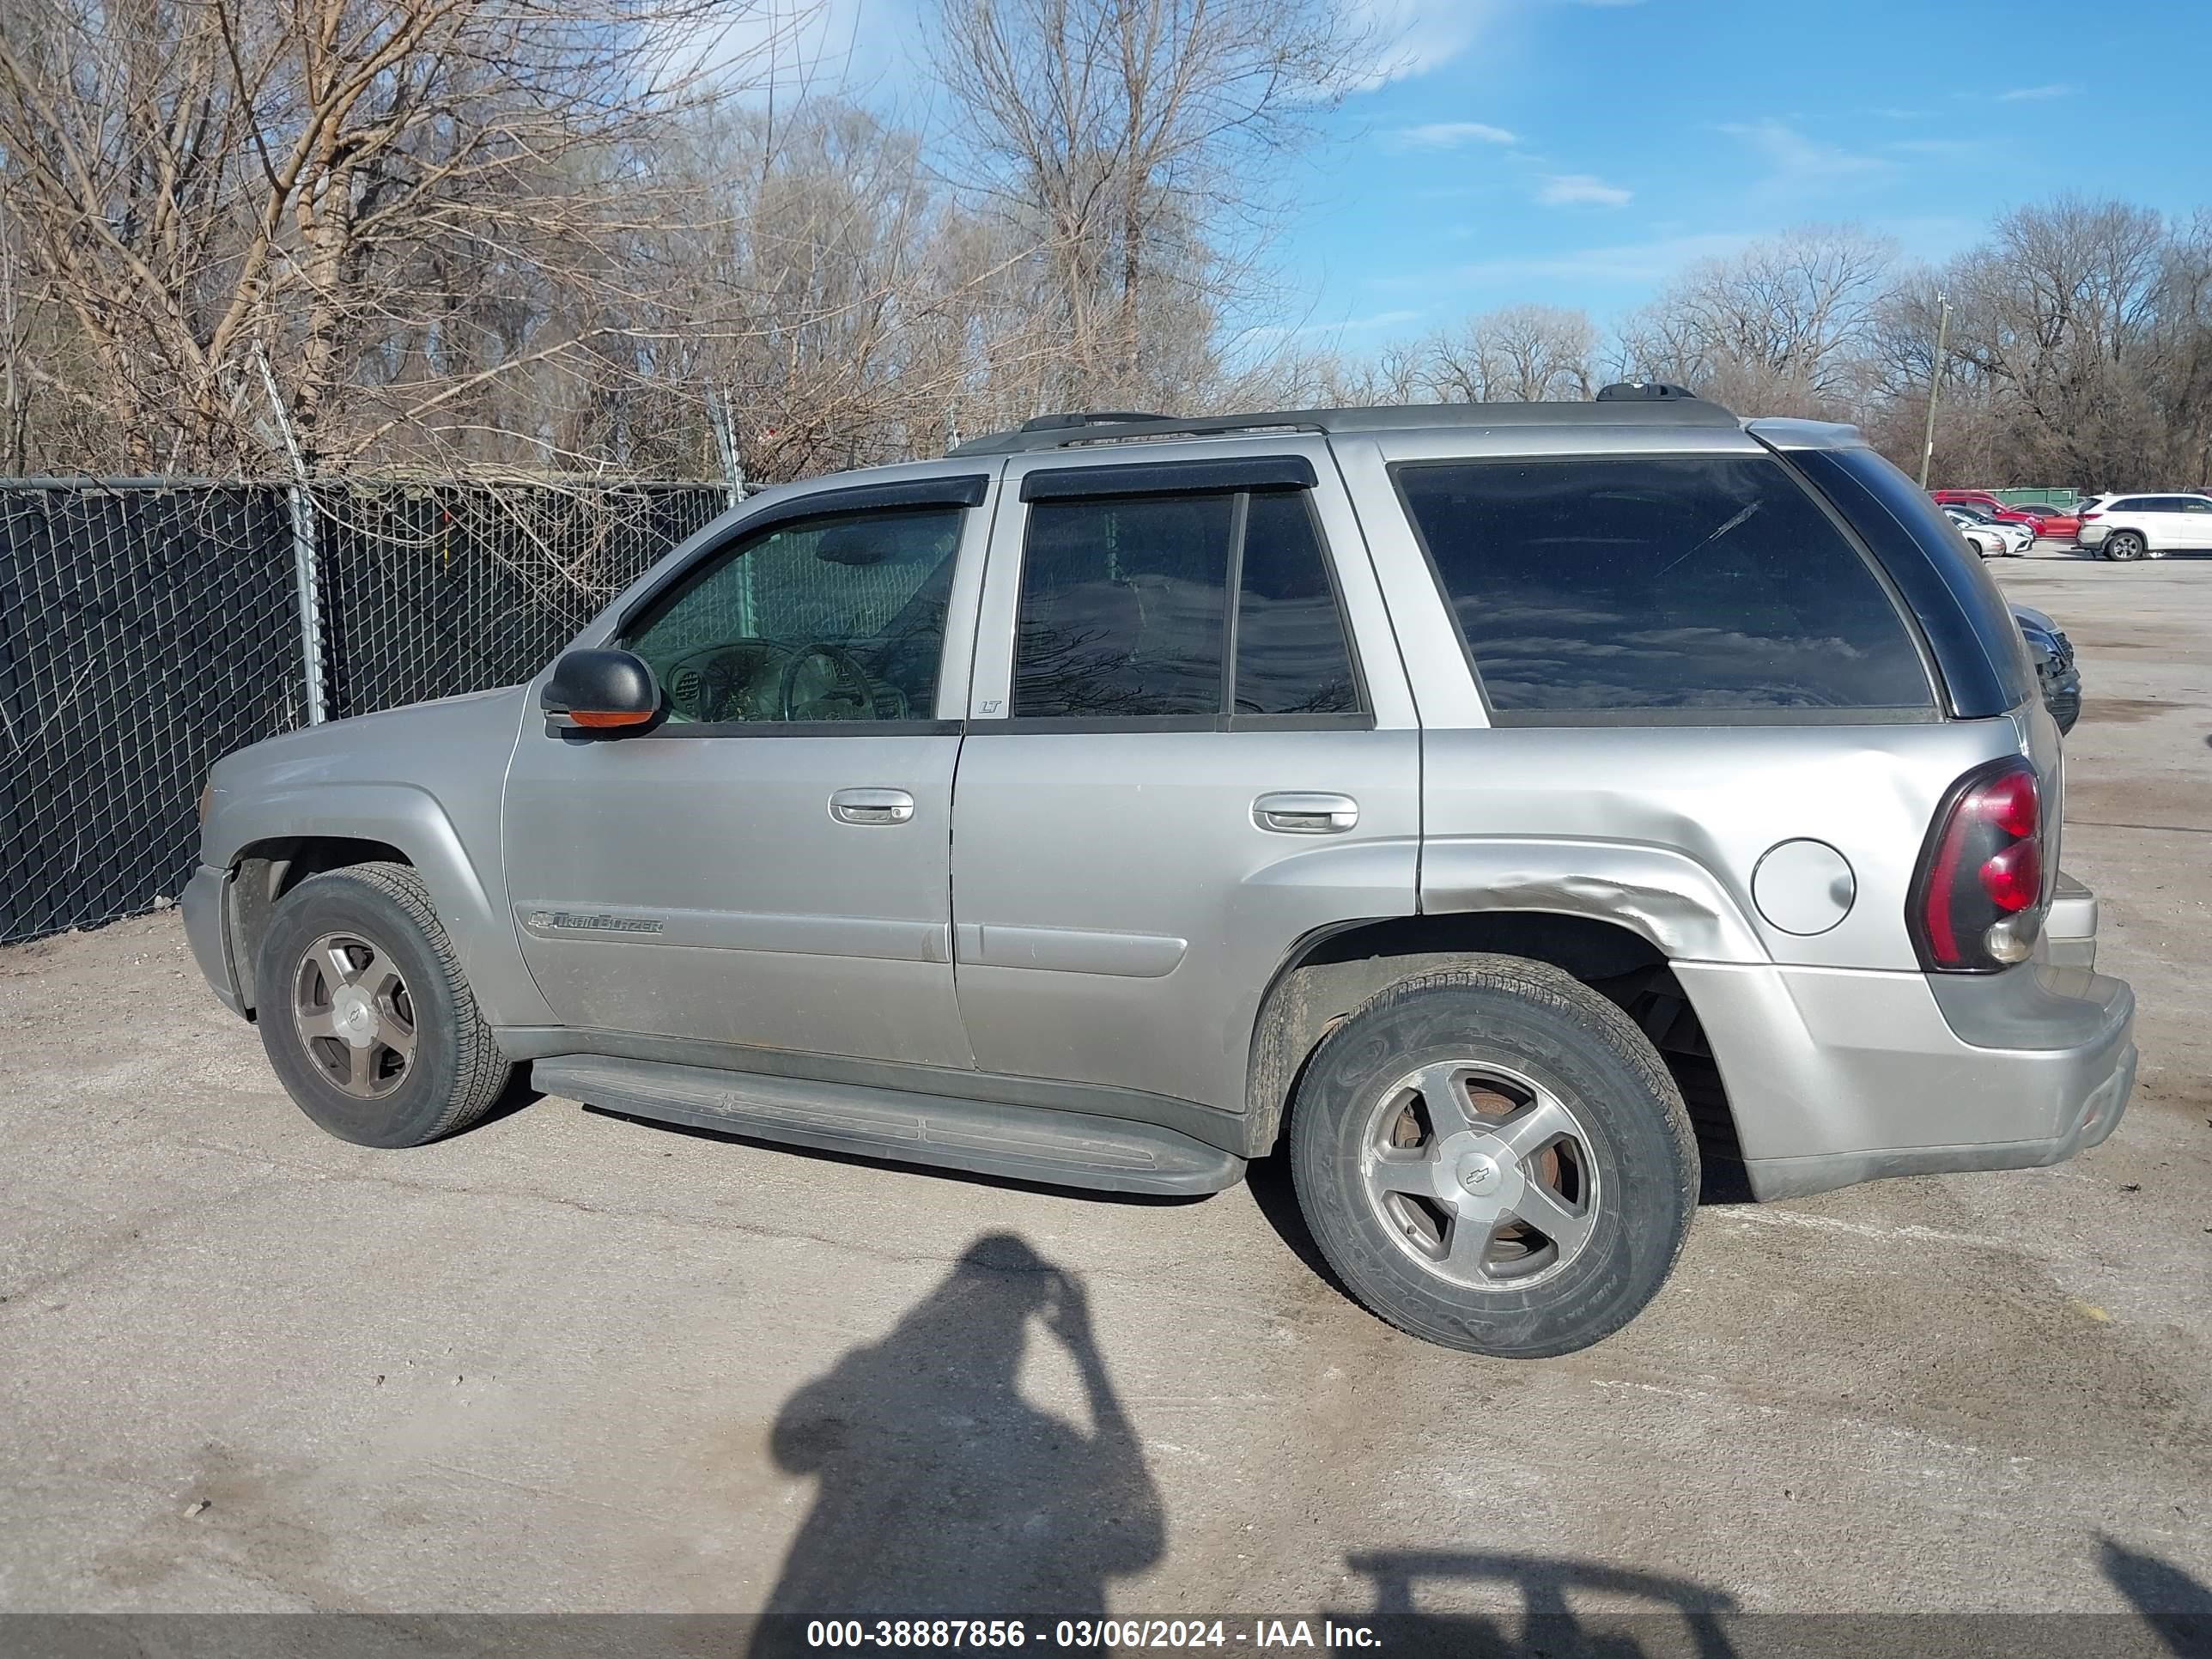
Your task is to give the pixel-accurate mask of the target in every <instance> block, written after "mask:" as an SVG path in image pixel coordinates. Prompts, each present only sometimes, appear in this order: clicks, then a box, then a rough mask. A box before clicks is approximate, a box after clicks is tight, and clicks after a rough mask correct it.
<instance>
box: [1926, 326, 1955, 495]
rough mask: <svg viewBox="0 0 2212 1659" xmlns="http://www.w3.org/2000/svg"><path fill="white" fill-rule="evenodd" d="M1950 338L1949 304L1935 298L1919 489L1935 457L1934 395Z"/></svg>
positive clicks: (1939, 388) (1940, 377) (1941, 379)
mask: <svg viewBox="0 0 2212 1659" xmlns="http://www.w3.org/2000/svg"><path fill="white" fill-rule="evenodd" d="M1950 337H1951V302H1950V301H1948V300H1947V299H1945V298H1944V297H1943V296H1942V295H1940V294H1939V295H1936V361H1935V363H1934V364H1933V365H1932V366H1931V367H1930V368H1929V371H1928V436H1927V438H1926V440H1925V441H1923V443H1922V444H1921V446H1920V487H1921V488H1922V489H1927V488H1928V463H1929V461H1931V460H1933V459H1935V456H1936V392H1938V391H1939V390H1941V389H1942V385H1943V347H1944V344H1945V343H1946V342H1948V340H1949V339H1950Z"/></svg>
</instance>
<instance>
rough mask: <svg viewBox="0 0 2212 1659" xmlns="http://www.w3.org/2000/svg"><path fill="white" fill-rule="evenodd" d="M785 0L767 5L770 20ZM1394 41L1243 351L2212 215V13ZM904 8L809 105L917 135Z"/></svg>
mask: <svg viewBox="0 0 2212 1659" xmlns="http://www.w3.org/2000/svg"><path fill="white" fill-rule="evenodd" d="M796 3H797V0H783V4H782V11H783V14H784V15H786V16H787V17H788V16H789V15H791V14H792V13H793V6H794V4H796ZM1344 3H1345V4H1346V6H1347V7H1348V8H1351V9H1354V10H1357V11H1359V12H1363V13H1364V14H1366V15H1369V16H1370V17H1372V18H1374V19H1375V20H1376V21H1378V22H1379V23H1380V24H1381V25H1383V27H1386V28H1388V29H1389V30H1391V31H1392V32H1393V33H1395V34H1396V36H1397V38H1398V40H1399V42H1400V44H1399V47H1398V50H1397V53H1396V61H1395V64H1394V65H1393V68H1394V71H1395V72H1394V73H1393V74H1392V75H1391V76H1389V78H1387V79H1385V80H1383V82H1381V83H1380V84H1378V85H1377V86H1376V87H1374V88H1371V89H1370V90H1368V91H1365V92H1363V93H1360V94H1357V95H1356V96H1354V97H1353V98H1352V99H1351V100H1349V101H1348V102H1347V103H1346V106H1345V107H1344V108H1343V110H1342V111H1341V112H1339V113H1338V114H1336V115H1335V116H1334V117H1332V118H1331V119H1330V122H1329V130H1328V139H1329V142H1328V143H1325V144H1324V145H1323V146H1322V147H1321V148H1320V149H1317V150H1316V152H1315V153H1314V154H1313V155H1311V156H1310V157H1309V158H1308V159H1307V160H1306V161H1304V162H1301V163H1299V164H1298V167H1297V176H1296V178H1295V179H1294V180H1293V181H1292V182H1293V186H1294V190H1295V193H1296V200H1297V210H1296V211H1295V212H1294V213H1293V215H1292V216H1291V218H1290V220H1289V222H1287V223H1286V224H1285V227H1284V228H1283V230H1282V233H1281V234H1280V237H1279V240H1278V242H1277V244H1276V246H1275V248H1274V250H1273V263H1274V264H1275V265H1276V267H1277V268H1278V270H1279V271H1280V272H1281V274H1282V275H1283V276H1284V277H1285V278H1286V279H1287V282H1286V287H1287V289H1288V299H1287V305H1286V309H1285V311H1284V313H1282V314H1281V315H1279V316H1276V317H1272V318H1267V319H1259V318H1255V319H1250V320H1252V321H1253V322H1255V323H1261V322H1266V323H1271V324H1273V325H1274V326H1278V327H1282V328H1285V329H1290V330H1294V331H1297V332H1299V333H1300V334H1302V335H1304V336H1305V337H1309V338H1310V339H1312V340H1314V341H1315V342H1316V343H1328V342H1329V341H1332V340H1334V341H1337V342H1340V343H1342V344H1343V345H1344V346H1345V347H1346V349H1353V350H1359V351H1364V350H1367V349H1371V348H1372V347H1374V346H1376V345H1379V344H1381V343H1384V342H1386V341H1388V340H1389V339H1391V338H1394V337H1403V336H1409V335H1413V334H1418V333H1420V332H1422V331H1425V330H1427V329H1429V328H1431V327H1433V326H1435V325H1437V324H1440V323H1448V322H1449V321H1452V320H1454V319H1456V318H1459V317H1461V316H1463V315H1465V314H1467V313H1469V312H1473V311H1479V310H1484V309H1487V308H1489V307H1494V306H1500V305H1507V304H1511V303H1514V302H1516V301H1524V300H1540V301H1547V302H1550V303H1553V304H1560V305H1570V306H1583V307H1588V308H1589V310H1590V312H1591V313H1592V314H1593V315H1594V316H1595V318H1596V319H1597V320H1598V322H1599V323H1600V325H1601V326H1602V325H1607V324H1609V323H1610V322H1612V321H1613V319H1616V318H1618V317H1619V316H1620V315H1621V314H1622V313H1626V312H1627V311H1629V310H1631V309H1632V308H1633V307H1635V306H1636V305H1638V304H1639V303H1641V302H1642V301H1644V300H1646V299H1648V298H1650V295H1652V294H1653V293H1654V292H1656V290H1657V289H1658V288H1659V287H1660V286H1662V284H1663V283H1664V282H1665V281H1666V279H1667V278H1668V276H1670V275H1671V274H1672V273H1673V272H1674V271H1676V270H1680V268H1682V267H1683V266H1684V265H1686V264H1689V263H1690V262H1692V261H1693V260H1695V259H1697V258H1703V257H1706V256H1710V255H1715V254H1725V253H1727V252H1729V251H1731V250H1733V249H1735V248H1736V247H1739V246H1741V245H1742V244H1744V243H1745V242H1747V241H1749V240H1753V239H1754V238H1756V237H1759V236H1760V235H1763V234H1771V233H1773V232H1775V231H1778V230H1782V229H1784V228H1789V227H1790V226H1793V225H1799V224H1804V223H1808V222H1856V223H1858V224H1860V225H1862V226H1863V227H1865V228H1868V229H1869V230H1871V231H1875V232H1876V233H1879V234H1884V235H1887V236H1890V237H1893V238H1894V239H1895V240H1896V241H1897V242H1898V243H1899V245H1900V246H1901V248H1902V249H1903V251H1904V252H1905V254H1906V255H1907V256H1908V257H1913V258H1928V259H1941V258H1945V257H1947V256H1948V255H1950V254H1952V253H1954V252H1959V251H1960V250H1961V249H1963V248H1965V247H1966V246H1971V245H1972V243H1973V242H1975V241H1976V240H1978V239H1979V237H1980V236H1981V235H1982V234H1983V232H1984V229H1985V228H1986V227H1987V225H1988V224H1989V222H1990V219H1991V218H1992V217H1993V216H1995V215H1996V214H1997V213H1998V212H2000V211H2002V210H2004V209H2006V208H2008V207H2010V206H2014V205H2016V204H2021V203H2024V202H2028V201H2033V200H2036V199H2039V198H2041V197H2047V196H2050V195H2051V194H2053V193H2056V192H2058V191H2080V192H2082V193H2085V194H2090V195H2099V196H2102V195H2112V196H2118V197H2124V198H2127V199H2129V200H2131V201H2136V202H2140V203H2142V204H2147V205H2148V206H2152V207H2155V208H2159V209H2160V210H2166V211H2167V212H2172V213H2179V214H2184V215H2185V214H2187V213H2188V212H2190V211H2191V210H2193V209H2195V208H2197V206H2200V205H2204V206H2212V50H2209V49H2212V3H2208V0H2102V3H2100V4H2098V5H2096V6H2093V7H2088V6H2083V5H2081V4H2080V3H2078V0H2076V3H2069V4H2062V3H2058V0H1922V3H1917V4H1914V3H1904V0H1850V3H1848V4H1836V3H1832V0H1761V3H1735V0H1344ZM919 9H920V5H919V0H828V4H827V6H826V9H823V10H822V11H819V12H817V14H815V21H813V23H812V25H811V28H810V31H809V33H810V36H811V43H812V56H813V58H814V61H815V63H816V65H817V69H816V74H817V83H819V82H821V81H827V80H835V79H836V78H837V77H838V76H839V75H840V74H841V73H842V74H844V75H846V76H849V78H850V80H851V82H853V83H854V86H855V88H856V89H857V90H858V91H859V92H860V94H861V95H862V96H863V97H864V98H865V99H866V100H867V101H870V102H872V103H875V104H878V105H879V106H889V107H891V108H893V109H896V111H898V112H900V113H902V115H904V116H905V117H906V118H909V119H918V120H921V121H922V122H924V123H925V124H927V122H928V121H929V120H930V119H931V117H932V110H931V107H930V106H931V101H932V100H931V96H930V94H929V91H928V88H927V83H926V81H924V80H923V79H922V78H921V76H918V75H917V73H916V70H915V67H914V66H915V63H916V60H917V58H918V57H919V53H918V52H915V50H914V48H915V46H917V45H918V44H919V42H918V40H916V35H915V30H916V24H915V17H916V15H917V12H918V11H919Z"/></svg>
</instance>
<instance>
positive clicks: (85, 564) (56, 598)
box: [0, 485, 305, 940]
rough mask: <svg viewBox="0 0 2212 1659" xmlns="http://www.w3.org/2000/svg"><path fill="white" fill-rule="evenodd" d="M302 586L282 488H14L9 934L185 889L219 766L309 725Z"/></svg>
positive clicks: (61, 925)
mask: <svg viewBox="0 0 2212 1659" xmlns="http://www.w3.org/2000/svg"><path fill="white" fill-rule="evenodd" d="M299 628H300V623H299V611H298V607H297V605H296V602H295V583H294V580H293V560H292V526H291V520H290V517H289V513H287V511H286V507H285V498H284V493H283V491H282V490H281V489H267V488H258V487H252V486H245V485H240V486H235V487H228V488H226V487H220V486H216V487H208V486H196V487H192V488H189V489H144V488H128V489H0V832H4V841H5V848H6V852H5V856H4V859H3V860H0V940H8V939H34V938H36V937H38V936H39V935H40V934H42V933H58V932H60V931H62V930H64V929H66V928H70V927H82V926H85V925H88V924H89V923H93V922H97V921H108V920H110V919H112V918H113V917H116V916H120V915H130V914H131V913H133V912H135V911H139V910H143V909H146V908H149V906H151V905H152V904H153V903H155V901H156V900H157V899H160V898H174V897H175V896H176V895H177V894H178V893H179V891H180V890H182V888H183V885H184V881H185V877H186V876H188V875H189V874H191V868H192V863H193V854H194V850H195V848H196V845H197V838H198V814H197V800H198V797H199V791H200V785H201V782H202V781H203V780H204V778H205V777H206V775H207V769H208V768H209V767H210V765H211V764H213V763H214V762H215V761H216V759H217V757H220V756H222V755H223V754H225V753H227V752H228V751H229V750H233V749H236V748H239V747H240V746H241V745H242V744H249V743H252V742H255V741H257V740H258V739H259V738H265V737H268V736H270V734H271V733H273V732H281V731H283V730H284V729H286V728H287V727H289V726H294V725H296V724H298V722H299V721H300V720H301V719H302V718H303V717H304V711H305V692H304V689H303V686H302V682H301V676H300V632H299Z"/></svg>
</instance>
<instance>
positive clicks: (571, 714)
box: [538, 651, 660, 732]
mask: <svg viewBox="0 0 2212 1659" xmlns="http://www.w3.org/2000/svg"><path fill="white" fill-rule="evenodd" d="M538 706H539V707H540V708H543V709H544V711H545V723H546V725H547V726H551V727H553V728H555V729H556V730H559V731H585V732H602V731H611V730H621V729H623V728H624V727H635V726H647V725H650V724H651V723H652V722H653V720H655V719H657V718H658V717H659V714H660V684H659V681H657V680H655V679H654V678H653V670H651V669H650V668H648V667H647V666H646V665H645V662H644V659H641V658H639V657H636V656H633V655H632V654H631V653H629V652H627V651H568V652H564V653H562V656H561V659H560V660H559V661H557V662H556V663H555V664H554V665H553V678H551V679H550V680H548V681H546V682H545V689H544V691H542V692H540V693H539V694H538Z"/></svg>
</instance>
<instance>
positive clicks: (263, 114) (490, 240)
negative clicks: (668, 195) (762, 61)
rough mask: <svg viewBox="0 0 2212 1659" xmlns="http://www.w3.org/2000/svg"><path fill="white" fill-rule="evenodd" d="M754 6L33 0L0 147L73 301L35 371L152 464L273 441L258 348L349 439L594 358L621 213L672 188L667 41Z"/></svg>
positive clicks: (677, 92) (717, 1) (323, 420)
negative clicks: (659, 165) (539, 367)
mask: <svg viewBox="0 0 2212 1659" xmlns="http://www.w3.org/2000/svg"><path fill="white" fill-rule="evenodd" d="M742 9H744V8H743V5H742V4H740V3H738V0H542V3H538V4H534V5H530V6H522V7H516V6H508V5H503V4H500V3H495V0H386V3H380V4H378V5H374V6H359V5H355V4H349V3H346V0H197V3H194V4H190V5H183V6H177V5H167V4H160V3H155V0H122V3H120V4H117V3H112V0H14V3H12V4H11V5H10V7H9V16H8V21H7V24H6V26H5V27H4V29H0V168H4V173H5V177H6V182H7V185H8V190H9V199H10V204H11V215H10V218H11V222H12V223H13V224H14V225H15V240H16V242H17V244H18V246H19V247H20V248H21V252H22V253H23V255H24V264H26V266H27V283H26V286H27V289H29V295H28V298H29V301H30V303H31V304H33V305H34V306H38V307H44V308H46V309H47V310H48V311H50V312H51V313H54V314H56V315H58V317H61V318H65V319H66V321H67V326H66V327H65V328H62V327H54V326H50V327H49V328H48V329H47V331H46V335H47V338H48V341H49V343H52V345H54V346H55V347H56V348H57V349H56V352H55V355H54V356H53V357H52V359H51V360H50V361H49V362H38V361H36V360H33V361H32V362H31V364H30V367H29V368H28V371H27V372H28V374H29V375H30V376H31V378H32V379H33V380H35V381H37V382H38V383H39V384H40V386H42V387H44V388H46V390H48V391H50V392H52V393H53V394H54V395H55V396H56V397H57V398H60V399H64V400H66V401H67V402H68V403H69V404H71V405H73V406H74V407H76V410H78V411H79V415H80V417H81V418H80V419H79V420H78V421H77V422H76V424H75V427H74V428H73V430H72V434H71V435H72V437H73V438H74V439H75V440H76V441H77V442H78V443H79V444H80V445H81V446H82V450H83V452H84V453H85V454H87V455H98V454H100V453H102V452H106V453H109V454H113V455H115V456H116V459H119V460H121V461H122V462H124V463H125V464H127V465H132V466H134V467H138V468H147V467H153V466H157V465H158V466H165V467H176V466H179V465H184V466H195V467H197V466H215V467H234V466H240V465H245V466H252V465H257V464H258V463H259V462H261V461H262V460H263V459H265V455H266V443H267V437H266V434H265V431H264V429H263V423H264V411H262V410H258V409H257V408H256V406H255V386H256V377H255V375H254V374H252V373H251V372H249V371H250V369H251V366H252V360H253V358H254V357H255V356H256V355H257V354H266V356H267V357H268V360H269V361H270V363H271V365H272V366H273V367H274V368H275V370H276V375H277V378H278V380H279V381H280V382H281V384H282V386H283V392H284V398H285V400H286V402H287V404H289V416H290V418H291V421H292V422H293V424H294V425H295V428H297V430H298V431H299V432H300V434H301V437H302V441H303V442H304V443H305V444H306V445H307V447H308V448H309V449H310V451H311V452H313V453H316V454H318V455H319V456H321V457H323V458H326V459H331V460H337V461H343V460H345V459H349V458H351V457H354V456H356V455H359V454H361V453H364V452H366V451H368V450H370V449H372V448H374V447H377V446H378V445H379V444H380V441H383V440H384V439H386V437H387V436H388V435H390V434H391V433H392V432H393V431H394V429H395V428H399V427H402V426H404V425H407V424H409V423H411V422H419V421H422V420H423V419H424V418H426V417H428V416H434V415H438V414H441V413H445V414H451V413H453V412H454V411H457V410H459V409H461V408H464V407H465V406H466V404H467V402H468V400H469V398H470V397H471V393H472V392H474V391H475V389H477V388H478V387H480V386H483V385H485V384H486V383H488V382H490V381H492V380H497V379H499V378H500V377H502V376H507V375H511V374H515V373H516V372H517V371H519V370H520V369H522V368H526V367H527V366H530V365H532V364H536V363H551V362H566V363H568V364H569V365H570V366H572V367H574V368H575V369H576V370H577V371H578V372H579V373H580V374H582V375H583V376H584V377H585V379H586V380H589V379H590V377H591V374H592V372H593V371H594V370H595V369H597V368H605V366H606V364H607V362H609V361H611V358H610V356H609V355H608V354H607V353H606V352H605V349H604V348H605V343H607V342H609V341H611V339H613V338H614V337H616V335H617V334H618V333H619V330H618V329H617V328H614V327H612V326H611V325H610V324H609V323H608V322H607V321H606V320H605V316H604V314H603V313H604V312H605V309H606V307H607V302H608V301H609V300H611V299H612V298H616V297H618V296H620V295H623V293H624V291H625V289H626V275H627V273H626V272H625V270H624V268H623V240H624V237H625V235H626V234H627V232H628V231H629V228H631V227H632V226H634V225H635V224H636V223H638V222H640V221H641V220H647V219H651V218H653V217H654V216H656V215H662V214H665V210H666V204H665V203H662V202H660V201H659V199H658V192H657V190H656V187H655V185H654V184H653V181H652V179H651V177H650V174H649V171H648V170H647V167H646V159H647V151H646V149H645V148H644V147H645V146H646V145H647V144H648V143H650V140H651V137H652V136H653V132H654V131H656V129H657V128H658V127H659V125H661V124H663V123H664V122H665V119H666V118H667V117H668V114H669V112H670V111H671V108H672V107H674V106H677V105H678V104H680V103H681V101H682V100H683V99H684V96H685V95H686V93H687V90H688V88H687V87H686V85H685V82H684V77H683V76H681V75H678V74H676V73H674V72H673V66H672V65H671V62H670V60H669V42H670V41H671V40H683V39H687V38H692V37H693V36H694V35H695V34H696V31H697V30H698V29H700V28H702V27H706V26H707V25H708V24H710V23H711V22H712V21H714V20H715V19H716V18H718V17H726V16H728V15H730V14H731V13H732V12H734V11H741V10H742ZM595 349H598V350H599V352H600V357H599V362H598V363H597V364H594V363H593V362H592V361H591V357H592V352H593V351H594V350H595ZM341 388H346V389H348V391H349V394H350V395H348V396H346V397H343V398H339V397H338V396H337V393H338V392H339V391H340V389H341ZM532 436H534V437H536V438H537V439H538V440H539V441H540V442H541V444H542V443H543V442H544V441H547V438H546V435H545V434H544V433H543V432H538V433H535V434H532ZM118 452H119V453H118ZM82 464H83V462H82V459H80V460H79V461H78V462H77V465H82Z"/></svg>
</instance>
